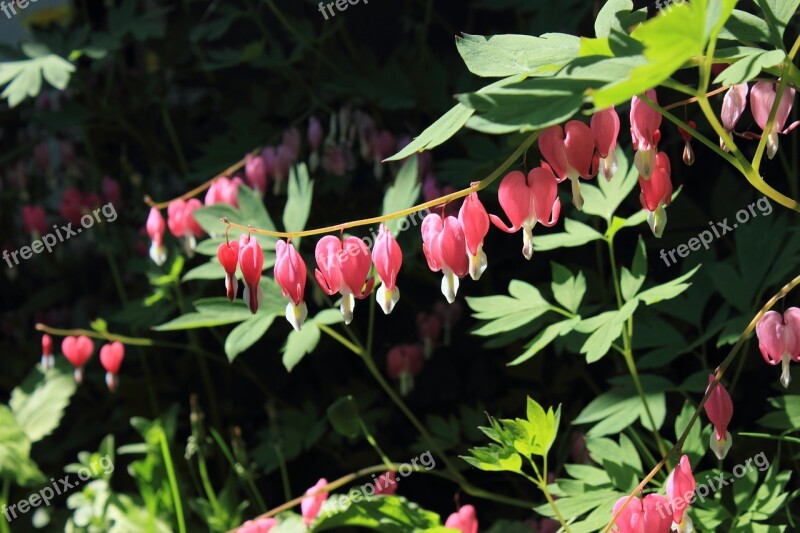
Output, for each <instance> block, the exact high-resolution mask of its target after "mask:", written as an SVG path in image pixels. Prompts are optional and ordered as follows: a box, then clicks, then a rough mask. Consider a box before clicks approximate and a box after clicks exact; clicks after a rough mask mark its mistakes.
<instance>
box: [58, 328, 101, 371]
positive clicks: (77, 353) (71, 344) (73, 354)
mask: <svg viewBox="0 0 800 533" xmlns="http://www.w3.org/2000/svg"><path fill="white" fill-rule="evenodd" d="M61 351H62V352H63V353H64V357H66V358H67V360H68V361H69V362H70V363H72V364H73V366H75V368H82V367H83V365H85V364H86V361H88V360H89V358H90V357H91V356H92V353H93V352H94V343H93V342H92V340H91V339H90V338H89V337H87V336H86V335H81V336H80V337H66V338H65V339H64V340H63V341H61Z"/></svg>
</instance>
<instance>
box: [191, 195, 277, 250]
mask: <svg viewBox="0 0 800 533" xmlns="http://www.w3.org/2000/svg"><path fill="white" fill-rule="evenodd" d="M237 198H238V200H239V219H238V220H231V222H237V223H239V224H243V225H245V226H253V227H254V228H258V229H266V230H270V231H275V223H274V222H273V221H272V219H271V218H270V217H269V213H267V208H266V207H264V201H263V200H262V199H261V195H259V194H258V193H256V192H255V191H254V190H253V189H251V188H250V187H246V186H244V185H239V194H238V196H237ZM215 205H219V204H215ZM212 207H214V206H212ZM198 223H199V221H198ZM216 233H221V232H220V231H216ZM258 240H259V242H260V241H262V240H264V241H267V242H269V241H272V242H274V241H275V238H274V237H265V236H264V235H259V236H258ZM261 246H262V247H263V246H264V244H263V243H262V244H261Z"/></svg>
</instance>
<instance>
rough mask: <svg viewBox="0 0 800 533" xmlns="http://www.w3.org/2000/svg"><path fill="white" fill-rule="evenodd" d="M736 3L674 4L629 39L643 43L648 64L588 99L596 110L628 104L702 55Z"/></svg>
mask: <svg viewBox="0 0 800 533" xmlns="http://www.w3.org/2000/svg"><path fill="white" fill-rule="evenodd" d="M735 4H736V1H735V0H714V1H713V2H712V3H711V6H710V8H709V0H697V1H694V2H691V3H689V2H684V3H681V4H677V3H673V4H671V5H669V6H668V7H667V8H666V9H665V10H664V12H663V14H662V15H659V16H656V17H654V18H652V19H650V20H648V21H647V22H645V23H644V24H642V25H640V26H639V27H638V28H637V29H636V30H635V31H634V32H633V33H632V34H631V37H633V38H634V39H636V40H638V41H639V42H640V43H641V44H642V46H643V50H642V53H641V55H643V56H644V58H645V59H646V61H647V62H646V63H645V64H644V65H641V66H637V67H635V68H633V69H632V70H630V72H629V73H628V75H627V76H625V77H624V78H623V79H620V80H618V81H612V82H611V83H609V84H607V85H605V86H603V87H600V88H598V89H597V90H596V91H594V92H593V93H592V94H591V96H592V99H593V101H594V105H595V107H596V108H598V109H603V108H606V107H609V106H612V105H616V104H621V103H623V102H627V101H628V100H630V99H631V97H633V96H635V95H637V94H641V93H643V92H645V91H646V90H647V89H650V88H652V87H656V86H658V85H660V84H661V83H662V82H663V81H665V80H667V79H668V78H669V77H670V76H672V75H673V74H674V73H675V72H676V71H677V70H678V69H680V68H682V67H683V66H684V64H686V63H687V62H688V61H689V60H690V59H692V58H693V57H697V56H700V55H702V54H703V51H704V48H705V44H706V42H707V41H708V38H709V36H710V35H711V34H712V33H714V32H715V31H719V29H720V28H721V27H722V26H723V25H724V23H725V22H726V21H727V19H728V17H729V16H730V13H731V11H733V7H734V5H735ZM628 53H629V54H630V52H628ZM633 55H634V56H635V55H637V54H633Z"/></svg>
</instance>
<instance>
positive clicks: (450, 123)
mask: <svg viewBox="0 0 800 533" xmlns="http://www.w3.org/2000/svg"><path fill="white" fill-rule="evenodd" d="M473 113H475V110H474V109H471V108H469V107H467V106H465V105H463V104H457V105H456V106H455V107H453V108H452V109H450V111H448V112H447V113H445V114H444V115H442V116H441V117H440V118H439V119H438V120H437V121H436V122H434V123H433V124H431V125H430V126H428V127H427V128H425V130H424V131H423V132H422V133H420V134H419V137H416V138H415V139H414V140H413V141H411V142H410V143H409V144H408V146H406V147H405V148H403V149H402V150H400V151H399V152H397V153H396V154H394V155H393V156H392V157H389V158H387V159H386V161H399V160H401V159H405V158H406V157H408V156H410V155H412V154H414V153H417V152H424V151H425V150H432V149H434V148H436V147H437V146H439V145H440V144H442V143H444V142H445V141H446V140H448V139H449V138H450V137H452V136H453V135H455V134H456V132H458V131H459V130H460V129H461V128H463V127H464V124H466V123H467V120H469V117H471V116H472V114H473Z"/></svg>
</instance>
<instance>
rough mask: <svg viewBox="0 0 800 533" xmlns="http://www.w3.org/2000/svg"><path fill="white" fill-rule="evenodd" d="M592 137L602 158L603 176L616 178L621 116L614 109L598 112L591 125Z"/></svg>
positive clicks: (593, 116)
mask: <svg viewBox="0 0 800 533" xmlns="http://www.w3.org/2000/svg"><path fill="white" fill-rule="evenodd" d="M589 124H590V126H591V129H592V137H594V143H595V145H596V146H597V155H598V156H600V165H602V168H603V176H605V178H606V179H607V180H610V179H611V178H612V177H614V174H615V173H616V172H617V153H616V151H617V137H619V115H617V112H616V110H615V109H614V107H613V106H612V107H609V108H606V109H603V110H601V111H597V112H596V113H595V114H593V115H592V120H591V122H590V123H589Z"/></svg>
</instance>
